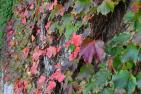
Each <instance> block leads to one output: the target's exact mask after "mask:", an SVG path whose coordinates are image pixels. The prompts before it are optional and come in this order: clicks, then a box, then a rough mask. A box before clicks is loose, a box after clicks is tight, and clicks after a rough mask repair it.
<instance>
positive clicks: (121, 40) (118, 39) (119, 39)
mask: <svg viewBox="0 0 141 94" xmlns="http://www.w3.org/2000/svg"><path fill="white" fill-rule="evenodd" d="M130 38H131V34H130V33H128V32H123V33H120V34H119V35H118V36H115V37H114V38H113V39H112V40H111V41H110V42H109V43H108V45H109V46H112V47H117V46H123V45H124V44H126V43H127V42H128V40H129V39H130Z"/></svg>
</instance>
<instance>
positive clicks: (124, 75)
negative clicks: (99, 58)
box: [112, 70, 137, 94]
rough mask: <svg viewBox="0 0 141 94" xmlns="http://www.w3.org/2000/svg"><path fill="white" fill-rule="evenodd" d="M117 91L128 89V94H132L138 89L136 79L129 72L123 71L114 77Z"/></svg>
mask: <svg viewBox="0 0 141 94" xmlns="http://www.w3.org/2000/svg"><path fill="white" fill-rule="evenodd" d="M112 81H113V82H114V85H115V88H116V89H126V90H127V92H128V94H132V93H133V91H134V90H135V87H136V84H137V82H136V78H135V77H134V76H133V75H132V74H130V73H129V72H128V71H127V70H121V71H120V72H119V73H117V74H116V75H114V76H113V77H112Z"/></svg>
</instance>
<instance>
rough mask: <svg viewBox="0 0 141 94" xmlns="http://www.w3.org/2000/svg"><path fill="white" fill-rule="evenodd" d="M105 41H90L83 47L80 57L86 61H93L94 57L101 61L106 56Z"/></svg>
mask: <svg viewBox="0 0 141 94" xmlns="http://www.w3.org/2000/svg"><path fill="white" fill-rule="evenodd" d="M103 48H104V42H103V41H100V40H97V41H92V42H89V43H88V44H87V45H85V46H83V45H82V47H81V49H80V54H79V57H82V58H83V59H84V61H85V62H87V63H91V62H92V60H93V58H95V59H96V60H97V61H101V60H102V59H103V58H104V57H105V52H104V49H103Z"/></svg>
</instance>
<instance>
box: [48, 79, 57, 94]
mask: <svg viewBox="0 0 141 94" xmlns="http://www.w3.org/2000/svg"><path fill="white" fill-rule="evenodd" d="M55 87H56V83H55V82H54V81H50V82H49V84H48V86H47V94H51V92H52V90H53V89H54V88H55Z"/></svg>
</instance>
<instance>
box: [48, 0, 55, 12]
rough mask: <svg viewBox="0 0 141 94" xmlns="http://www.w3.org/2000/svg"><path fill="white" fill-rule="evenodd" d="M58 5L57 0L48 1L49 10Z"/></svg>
mask: <svg viewBox="0 0 141 94" xmlns="http://www.w3.org/2000/svg"><path fill="white" fill-rule="evenodd" d="M56 5H57V0H54V2H53V3H48V5H47V9H48V10H53V8H54V6H56Z"/></svg>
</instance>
